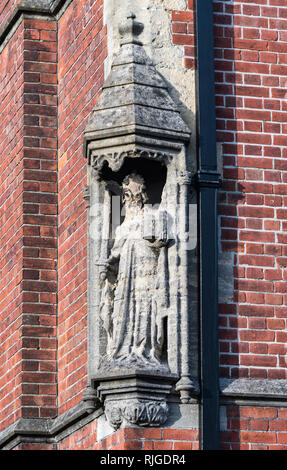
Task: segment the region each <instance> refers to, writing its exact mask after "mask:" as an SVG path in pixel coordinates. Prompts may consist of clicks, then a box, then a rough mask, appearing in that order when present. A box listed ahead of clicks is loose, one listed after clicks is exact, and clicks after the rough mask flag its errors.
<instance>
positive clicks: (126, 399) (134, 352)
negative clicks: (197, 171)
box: [84, 14, 198, 428]
mask: <svg viewBox="0 0 287 470" xmlns="http://www.w3.org/2000/svg"><path fill="white" fill-rule="evenodd" d="M142 30H143V25H142V24H141V23H138V22H137V21H135V17H134V15H132V14H131V15H130V16H129V17H128V19H127V20H126V21H125V23H123V24H122V25H121V26H120V33H121V35H122V42H121V49H120V53H119V56H118V57H117V58H116V59H115V60H114V62H113V65H112V69H111V73H110V75H109V77H108V78H107V80H106V82H105V85H104V87H103V91H102V95H101V97H100V99H99V101H98V103H97V105H96V107H95V108H94V110H93V112H92V115H91V119H90V121H89V124H88V127H87V128H86V131H85V138H84V151H85V155H86V157H87V160H88V186H87V189H86V191H85V198H86V199H87V200H88V213H89V214H88V223H89V233H88V246H89V253H88V259H89V266H88V336H89V359H88V361H89V362H88V366H89V387H92V388H94V389H95V390H97V396H98V398H99V399H100V400H101V403H102V406H103V407H104V410H105V414H106V417H107V419H108V421H109V422H110V423H111V425H112V426H114V427H115V428H118V427H119V426H121V425H122V424H126V423H129V424H132V425H140V426H149V425H150V426H161V425H163V424H164V422H165V421H166V419H167V418H168V400H169V397H170V396H171V395H173V396H174V395H175V396H176V395H178V397H179V399H180V400H181V401H182V402H184V403H188V402H189V400H190V398H191V397H192V396H193V395H194V394H196V393H197V392H198V390H197V380H196V372H194V371H195V370H196V365H195V364H194V362H195V361H194V358H193V354H192V351H193V350H194V345H193V346H192V339H191V338H192V334H191V323H192V321H191V320H192V318H193V316H196V315H197V314H196V312H194V311H193V309H192V299H191V298H190V289H189V279H190V273H189V255H190V253H189V248H188V223H189V218H188V217H189V197H190V196H189V195H190V184H191V176H192V175H191V172H190V170H189V168H188V163H187V161H188V159H187V147H188V143H189V142H190V138H191V136H190V130H189V128H188V127H187V126H186V124H185V123H184V121H183V119H182V118H181V115H180V113H179V111H178V108H177V106H176V104H175V103H174V101H173V100H172V98H171V97H170V94H169V91H168V87H167V84H166V83H165V81H164V79H163V78H162V76H161V75H160V74H159V73H158V72H157V70H156V69H155V67H154V66H153V64H152V63H151V61H150V60H149V58H148V57H147V55H146V53H145V50H144V48H143V46H142V44H141V42H140V41H139V39H138V36H139V35H140V33H141V32H142ZM195 336H196V335H195V334H193V337H195Z"/></svg>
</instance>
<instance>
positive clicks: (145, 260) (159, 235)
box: [100, 173, 168, 369]
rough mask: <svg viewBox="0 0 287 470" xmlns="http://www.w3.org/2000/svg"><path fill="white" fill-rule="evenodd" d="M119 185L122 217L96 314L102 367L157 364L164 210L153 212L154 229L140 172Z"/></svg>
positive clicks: (163, 301) (162, 290) (160, 340)
mask: <svg viewBox="0 0 287 470" xmlns="http://www.w3.org/2000/svg"><path fill="white" fill-rule="evenodd" d="M122 187H123V204H124V207H125V219H124V221H123V223H122V224H121V225H120V226H119V227H118V228H117V230H116V235H115V242H114V245H113V248H112V250H111V254H110V257H109V258H108V260H107V262H106V264H105V266H104V270H103V275H102V277H103V278H104V279H105V286H104V289H103V291H102V299H101V305H100V315H101V318H102V320H103V324H104V328H105V330H106V332H107V336H108V341H107V354H106V356H105V357H104V359H103V361H102V364H101V368H105V369H107V368H115V367H117V368H128V367H130V366H133V367H138V368H147V367H150V368H152V367H153V368H154V367H156V368H159V367H160V368H162V367H163V365H162V364H161V348H162V343H163V329H162V315H163V309H164V308H165V307H166V305H167V295H168V293H167V292H166V290H167V283H166V280H165V253H164V250H165V247H166V245H167V243H168V239H167V227H166V222H167V219H166V217H165V214H164V213H161V214H156V215H160V218H159V220H158V224H157V228H156V229H155V222H156V220H155V218H153V215H154V214H152V213H150V214H149V210H146V207H147V206H145V204H146V203H147V202H148V196H147V193H146V190H145V182H144V180H143V178H142V177H141V176H140V175H138V174H136V173H132V174H130V175H128V176H126V177H125V179H124V181H123V186H122ZM150 221H151V223H149V222H150ZM159 224H160V225H161V227H159ZM148 232H150V233H148ZM155 232H156V233H155Z"/></svg>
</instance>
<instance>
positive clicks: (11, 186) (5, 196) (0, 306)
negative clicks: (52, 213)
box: [0, 25, 24, 429]
mask: <svg viewBox="0 0 287 470" xmlns="http://www.w3.org/2000/svg"><path fill="white" fill-rule="evenodd" d="M22 51H23V25H21V26H20V27H19V28H18V29H17V31H16V33H15V34H14V36H13V38H12V39H11V40H10V41H9V43H8V44H7V45H6V47H5V48H4V50H3V51H2V52H1V54H0V122H1V129H0V153H1V162H0V174H1V182H0V186H1V188H0V214H1V228H0V272H1V277H0V344H1V351H0V390H1V396H0V420H1V429H3V428H5V427H6V426H8V425H9V424H11V423H12V422H13V421H14V420H15V419H17V418H18V417H19V416H20V411H19V410H20V406H21V398H20V395H21V377H20V375H21V330H20V328H21V324H22V320H21V311H22V309H21V284H20V283H21V279H22V277H21V270H22V243H23V242H22V238H23V236H22V235H23V229H22V156H23V139H22V132H23V105H22V96H23V80H24V76H23V73H24V71H23V54H22Z"/></svg>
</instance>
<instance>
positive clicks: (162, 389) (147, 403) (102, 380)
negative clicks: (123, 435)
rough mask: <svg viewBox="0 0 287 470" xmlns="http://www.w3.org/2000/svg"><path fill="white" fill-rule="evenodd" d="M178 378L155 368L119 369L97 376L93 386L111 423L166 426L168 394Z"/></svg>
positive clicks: (115, 426)
mask: <svg viewBox="0 0 287 470" xmlns="http://www.w3.org/2000/svg"><path fill="white" fill-rule="evenodd" d="M177 379H178V377H177V376H176V375H174V374H168V375H167V374H165V375H164V374H156V375H155V373H154V371H142V370H133V371H132V370H130V371H123V370H120V371H115V372H113V373H109V376H108V377H107V376H103V375H101V376H97V377H96V378H95V379H94V381H93V385H94V387H95V388H97V391H98V396H99V398H100V399H101V401H102V402H103V407H104V410H105V415H106V418H107V420H108V421H109V423H110V424H111V426H113V427H114V428H115V429H118V428H119V427H120V426H122V425H125V424H129V425H134V426H153V427H155V426H162V425H163V424H164V423H165V421H166V420H167V417H168V405H167V403H166V402H167V397H168V395H169V394H170V392H171V389H172V384H173V383H175V382H176V380H177Z"/></svg>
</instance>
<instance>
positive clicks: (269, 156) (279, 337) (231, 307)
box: [214, 0, 287, 379]
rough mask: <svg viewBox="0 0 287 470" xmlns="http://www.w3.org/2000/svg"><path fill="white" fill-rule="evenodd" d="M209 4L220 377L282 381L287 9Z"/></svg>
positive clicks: (262, 3)
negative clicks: (223, 266) (220, 259)
mask: <svg viewBox="0 0 287 470" xmlns="http://www.w3.org/2000/svg"><path fill="white" fill-rule="evenodd" d="M252 3H253V4H252V5H251V4H246V2H243V1H235V2H229V1H228V2H227V1H215V3H214V7H215V15H214V20H215V56H216V60H215V67H216V93H217V129H218V134H217V135H218V141H220V142H223V164H224V170H223V177H224V180H223V187H222V191H221V194H220V202H219V214H220V220H221V234H220V236H221V246H222V250H223V251H230V252H232V253H234V298H233V301H231V302H230V303H228V304H225V305H221V306H220V313H221V318H220V323H221V328H220V338H221V365H222V367H221V373H222V375H223V376H225V377H232V378H236V377H250V378H270V379H284V378H286V360H285V354H286V332H285V331H284V330H285V328H286V315H287V310H286V307H285V305H286V292H287V284H286V269H285V268H286V259H287V258H286V253H287V252H286V237H285V235H284V231H285V230H286V222H285V219H286V213H287V212H286V209H285V206H286V201H287V200H286V191H287V185H286V183H287V177H286V168H287V166H286V160H285V159H286V156H287V153H286V143H287V136H286V131H287V128H286V124H285V121H286V117H287V107H286V99H285V97H286V92H287V90H286V78H285V75H286V70H287V66H286V65H287V43H286V38H287V36H286V34H287V33H286V31H287V5H286V4H285V2H280V1H278V0H270V2H267V0H257V1H256V2H252Z"/></svg>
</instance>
